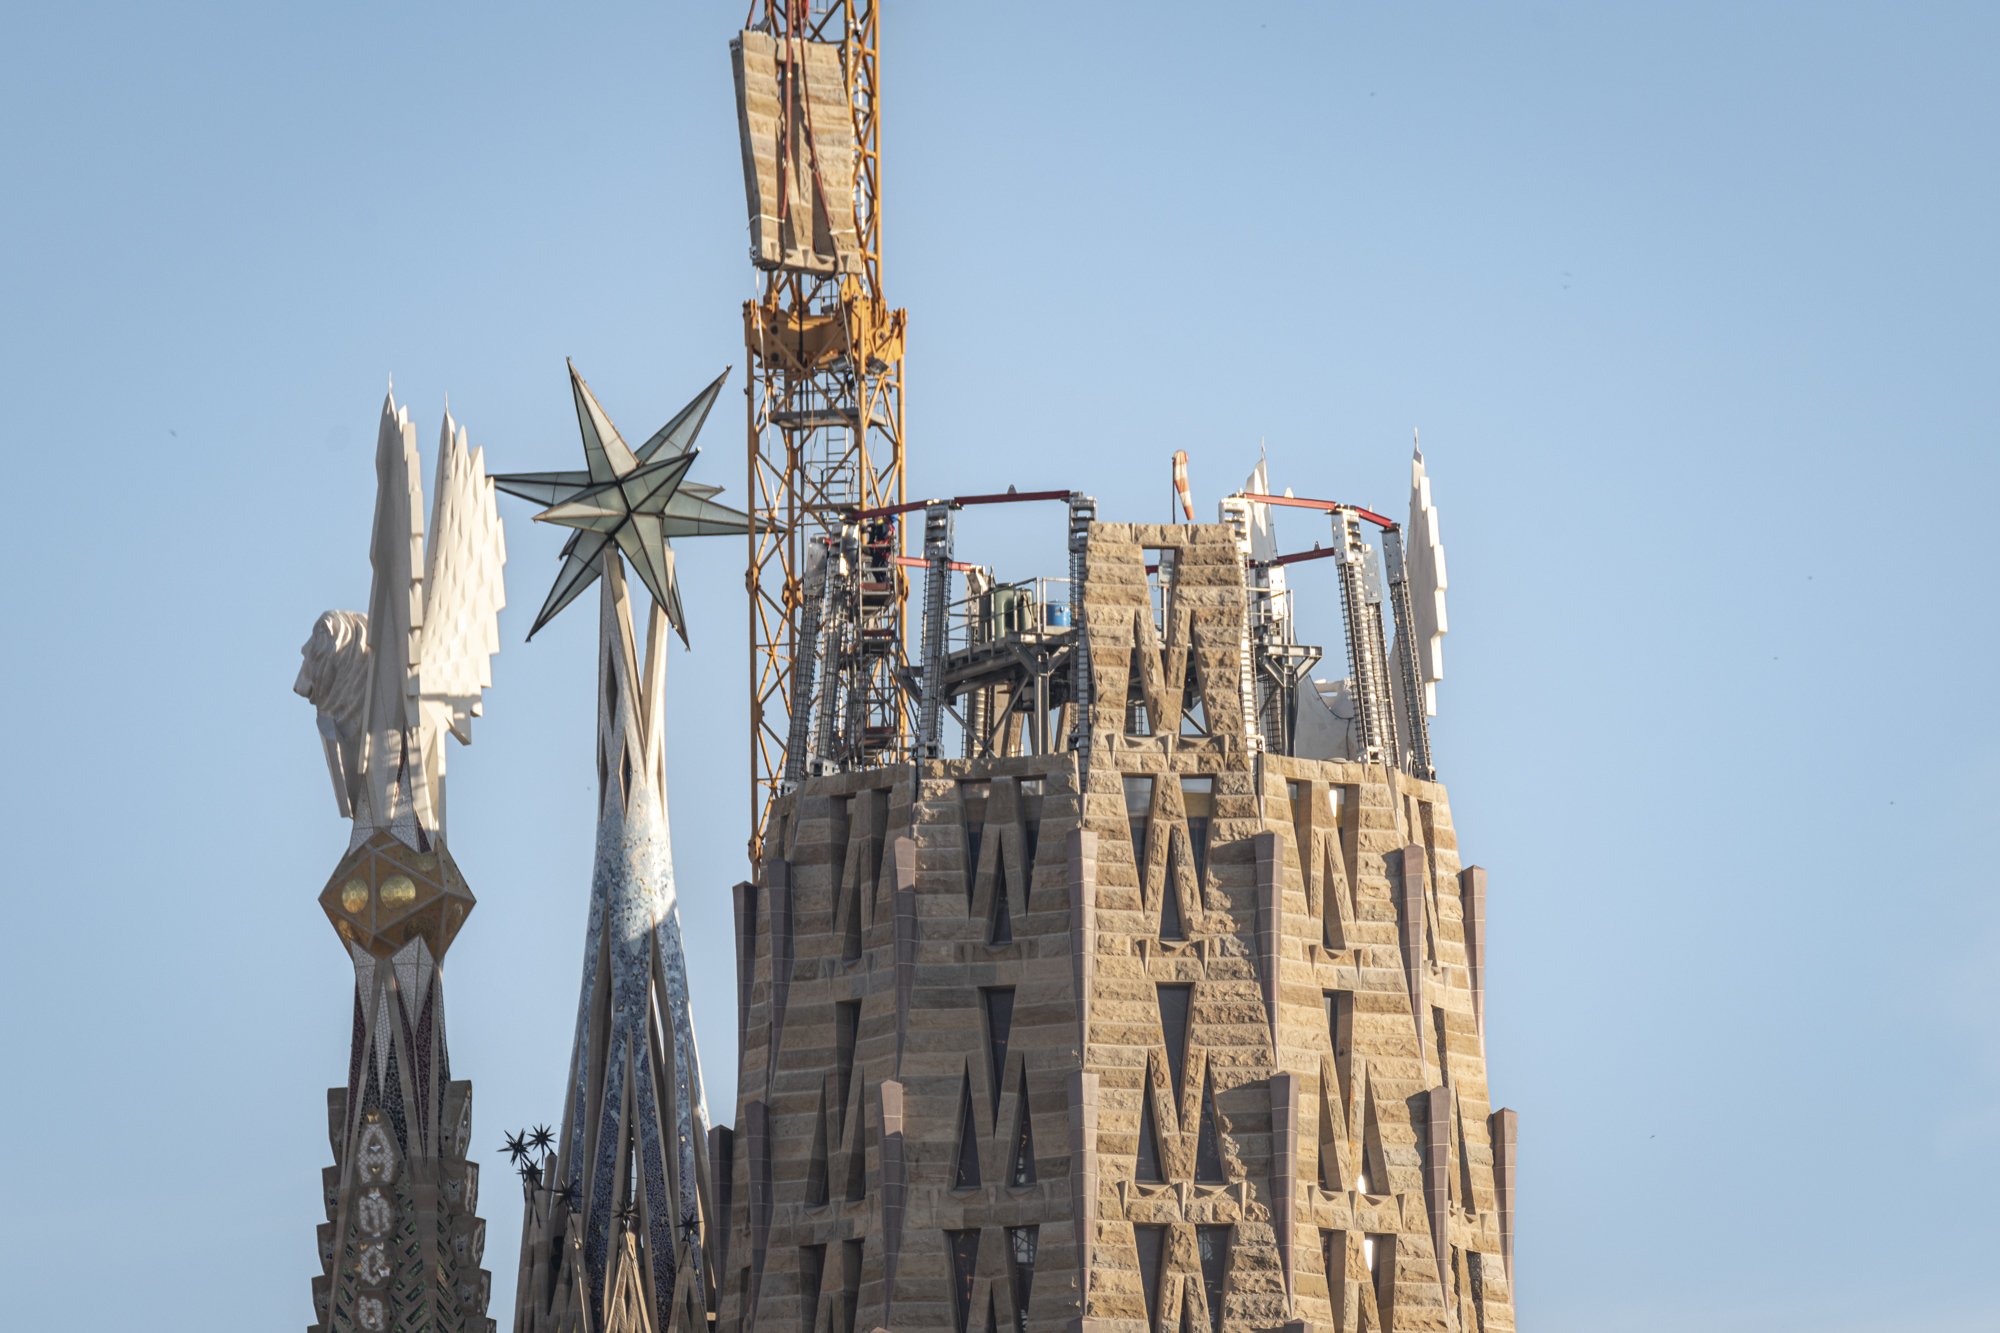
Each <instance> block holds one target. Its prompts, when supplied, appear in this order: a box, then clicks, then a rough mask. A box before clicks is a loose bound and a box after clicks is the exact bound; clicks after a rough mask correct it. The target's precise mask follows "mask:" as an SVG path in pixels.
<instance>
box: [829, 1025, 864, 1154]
mask: <svg viewBox="0 0 2000 1333" xmlns="http://www.w3.org/2000/svg"><path fill="white" fill-rule="evenodd" d="M860 1035H861V1001H859V1000H843V1001H841V1002H840V1003H838V1004H836V1005H834V1007H833V1062H834V1082H833V1086H834V1090H835V1095H836V1096H838V1097H839V1099H840V1100H839V1103H838V1104H837V1105H836V1106H835V1108H834V1110H835V1111H836V1112H837V1115H838V1119H839V1121H840V1123H841V1124H842V1125H845V1124H846V1123H847V1099H848V1097H849V1096H850V1095H851V1094H852V1093H853V1091H854V1045H855V1042H856V1041H857V1040H859V1038H860Z"/></svg>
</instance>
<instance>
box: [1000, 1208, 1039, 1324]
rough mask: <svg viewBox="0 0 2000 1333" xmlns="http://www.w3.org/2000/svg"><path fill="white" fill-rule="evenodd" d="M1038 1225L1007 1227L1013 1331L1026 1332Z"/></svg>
mask: <svg viewBox="0 0 2000 1333" xmlns="http://www.w3.org/2000/svg"><path fill="white" fill-rule="evenodd" d="M1041 1233H1042V1229H1041V1228H1040V1227H1008V1228H1007V1277H1008V1279H1009V1284H1010V1285H1011V1286H1012V1288H1013V1291H1014V1329H1015V1333H1028V1296H1029V1294H1030V1293H1031V1292H1032V1291H1033V1290H1034V1287H1035V1250H1036V1248H1037V1247H1038V1246H1039V1245H1040V1242H1041Z"/></svg>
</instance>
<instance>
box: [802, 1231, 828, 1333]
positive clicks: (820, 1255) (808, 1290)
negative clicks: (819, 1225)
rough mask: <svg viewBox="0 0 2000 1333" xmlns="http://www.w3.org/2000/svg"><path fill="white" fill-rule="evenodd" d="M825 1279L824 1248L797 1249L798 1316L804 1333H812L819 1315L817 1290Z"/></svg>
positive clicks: (816, 1246)
mask: <svg viewBox="0 0 2000 1333" xmlns="http://www.w3.org/2000/svg"><path fill="white" fill-rule="evenodd" d="M825 1278H826V1246H824V1245H802V1246H800V1247H799V1314H800V1315H801V1316H802V1318H801V1320H800V1323H801V1324H802V1326H803V1327H804V1329H805V1333H813V1327H814V1325H815V1323H816V1322H817V1316H818V1315H819V1289H820V1284H821V1283H822V1282H823V1281H824V1280H825Z"/></svg>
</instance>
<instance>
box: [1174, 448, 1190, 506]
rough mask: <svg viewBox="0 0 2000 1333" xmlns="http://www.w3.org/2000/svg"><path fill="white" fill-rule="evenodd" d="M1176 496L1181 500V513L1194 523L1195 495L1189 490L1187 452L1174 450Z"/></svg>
mask: <svg viewBox="0 0 2000 1333" xmlns="http://www.w3.org/2000/svg"><path fill="white" fill-rule="evenodd" d="M1174 494H1175V495H1176V496H1178V497H1179V498H1180V502H1181V513H1182V514H1184V515H1185V516H1186V517H1187V521H1188V522H1190V523H1192V522H1194V495H1193V493H1192V492H1191V491H1189V490H1188V479H1187V450H1185V449H1176V450H1174Z"/></svg>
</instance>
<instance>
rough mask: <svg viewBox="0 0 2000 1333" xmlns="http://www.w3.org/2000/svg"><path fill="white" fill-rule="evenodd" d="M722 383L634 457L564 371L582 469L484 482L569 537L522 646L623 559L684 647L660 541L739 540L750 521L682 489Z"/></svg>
mask: <svg viewBox="0 0 2000 1333" xmlns="http://www.w3.org/2000/svg"><path fill="white" fill-rule="evenodd" d="M728 377H729V371H728V370H726V369H725V370H724V371H723V372H722V373H721V374H720V375H717V376H716V377H715V379H714V380H713V381H711V382H710V383H709V385H708V387H707V388H705V389H703V390H702V391H701V392H700V393H698V394H696V395H695V396H694V397H693V398H692V399H690V400H689V401H688V404H687V406H686V407H683V408H682V409H681V410H680V411H679V412H676V413H675V414H674V416H673V419H672V420H671V421H669V422H667V424H666V425H664V426H662V427H660V428H659V429H658V430H656V431H654V432H653V434H652V436H651V437H650V438H649V439H647V441H646V442H645V443H644V444H642V445H640V446H639V447H638V448H637V449H633V448H632V447H631V446H630V445H628V444H626V443H625V438H624V437H623V436H622V435H620V434H619V433H618V427H616V426H615V425H613V424H612V422H611V418H610V417H609V416H608V415H607V414H606V413H605V411H604V408H603V406H602V405H601V404H600V403H599V402H598V401H597V396H596V395H595V394H593V393H592V392H591V391H590V386H589V385H588V384H585V383H584V382H583V376H581V375H579V374H578V373H577V370H576V365H575V364H574V363H570V365H569V384H570V394H571V396H572V397H573V398H574V399H575V400H576V424H577V428H578V430H579V431H581V432H582V435H583V461H584V469H583V470H582V471H574V472H515V473H509V474H505V475H501V476H496V477H494V478H493V484H494V485H495V486H496V487H498V488H499V489H500V490H502V491H505V492H506V493H507V494H509V495H512V496H517V497H519V498H520V499H523V500H532V501H534V502H535V503H536V504H539V505H542V506H543V509H542V512H541V513H539V514H537V515H535V521H536V522H538V523H559V524H561V525H563V526H564V527H567V528H573V529H575V532H574V533H573V534H572V535H571V537H570V539H569V542H568V544H567V545H565V546H564V547H563V553H562V554H563V565H562V569H561V570H560V571H559V572H558V573H557V574H556V581H555V586H554V587H552V588H550V589H549V595H548V599H547V600H546V601H544V602H543V603H542V609H541V610H540V611H539V612H537V613H536V615H535V623H534V625H533V626H531V627H530V628H529V630H528V637H529V638H530V639H532V638H534V637H535V635H536V634H537V633H539V632H540V630H541V628H542V626H544V625H546V624H548V623H549V622H550V621H551V620H553V619H555V617H556V614H557V613H558V612H559V611H561V610H562V609H563V608H564V607H566V606H568V605H569V604H570V603H571V602H573V601H575V600H576V598H577V596H578V595H579V594H580V593H582V592H583V591H584V590H585V589H586V588H588V587H589V586H590V585H591V584H592V583H595V582H596V581H597V576H598V575H599V574H600V573H601V572H603V569H604V562H605V561H606V560H615V559H617V558H618V557H619V556H620V555H621V554H622V555H623V556H624V557H625V558H626V559H628V560H630V561H631V562H632V567H633V568H634V569H635V570H637V571H638V573H639V578H640V580H641V581H642V582H644V583H645V585H646V590H647V591H648V592H650V593H652V595H653V600H654V601H655V602H658V603H659V604H660V607H661V609H662V610H664V611H665V612H666V613H667V623H669V624H671V625H672V626H673V627H674V630H675V632H676V633H678V634H679V635H680V636H681V642H682V643H686V642H687V625H686V622H685V620H684V619H683V617H682V614H681V592H680V584H679V582H678V581H677V580H676V579H675V577H674V548H673V544H672V543H671V542H670V541H669V540H668V538H670V537H706V536H712V535H723V534H731V533H741V532H745V531H747V530H748V528H749V522H750V519H749V515H747V514H743V513H740V512H738V511H737V510H734V509H731V508H730V507H729V506H727V505H723V504H717V503H716V502H715V501H714V499H713V498H712V497H714V496H715V495H718V494H720V493H721V490H722V488H721V487H720V486H706V485H703V484H701V483H700V482H693V481H689V480H688V479H687V474H688V469H689V468H690V467H692V466H693V465H694V460H695V458H696V457H697V456H698V455H699V453H700V450H698V449H696V448H695V447H694V441H695V437H696V436H697V435H699V434H700V433H701V427H702V423H703V422H704V421H706V420H707V419H708V412H709V409H710V408H711V407H713V406H714V405H715V397H716V395H717V394H718V393H720V392H721V391H722V382H723V380H725V379H727V378H728Z"/></svg>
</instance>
